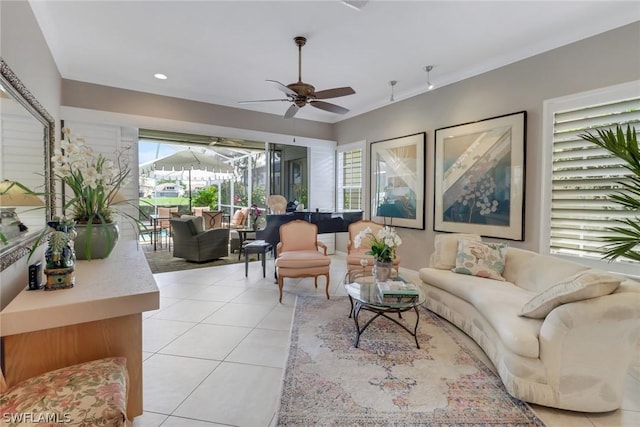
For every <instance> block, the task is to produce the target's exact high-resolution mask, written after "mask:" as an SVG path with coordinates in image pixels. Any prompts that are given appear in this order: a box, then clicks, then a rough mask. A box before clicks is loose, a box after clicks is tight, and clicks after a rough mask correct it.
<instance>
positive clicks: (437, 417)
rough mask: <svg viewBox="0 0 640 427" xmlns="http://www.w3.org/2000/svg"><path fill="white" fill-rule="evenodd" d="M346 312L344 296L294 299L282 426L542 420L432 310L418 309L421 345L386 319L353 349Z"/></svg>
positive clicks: (409, 318)
mask: <svg viewBox="0 0 640 427" xmlns="http://www.w3.org/2000/svg"><path fill="white" fill-rule="evenodd" d="M349 308H350V305H349V301H348V299H347V297H338V298H333V299H331V300H326V299H324V298H318V297H298V301H297V303H296V309H295V317H294V321H293V327H292V332H291V347H290V350H289V360H288V361H287V366H286V370H285V374H284V383H283V388H282V394H281V397H280V409H279V413H278V425H279V426H311V425H315V426H442V427H444V426H447V427H450V426H504V427H506V426H532V427H533V426H544V423H543V422H542V421H541V420H540V419H539V418H538V417H537V416H536V415H535V414H534V413H533V411H532V410H531V409H530V408H529V406H528V405H527V404H526V403H524V402H521V401H519V400H517V399H514V398H512V397H511V396H509V394H508V393H507V392H506V390H505V389H504V387H503V385H502V382H501V381H500V379H499V378H498V377H497V376H496V375H495V374H494V373H493V372H492V371H491V370H490V369H489V368H488V367H487V366H486V365H485V364H484V363H483V362H482V361H481V360H480V359H479V358H478V357H477V356H476V355H474V353H473V351H471V350H470V349H469V348H467V347H466V346H465V344H464V339H463V338H464V337H460V336H459V334H462V332H460V331H457V330H456V329H455V328H454V327H453V326H451V325H450V324H448V323H447V322H446V321H445V320H443V319H441V318H440V317H438V316H437V315H435V314H433V313H431V312H430V311H428V310H426V309H423V308H421V309H420V324H419V328H418V341H419V343H420V347H421V349H417V348H416V345H415V341H414V339H413V337H411V336H410V335H409V334H408V333H407V332H405V331H403V330H402V329H400V328H399V327H398V326H397V325H395V324H394V323H392V322H391V321H389V320H387V319H384V318H378V319H376V320H375V321H374V322H373V323H372V324H371V325H370V326H369V328H368V329H367V330H366V331H364V333H363V334H362V336H361V338H360V348H354V347H353V339H354V337H355V326H354V323H353V319H349V318H348V314H349ZM370 316H371V314H370V313H366V312H364V311H362V312H361V313H360V320H361V322H360V324H361V325H362V324H364V321H363V320H364V319H366V318H367V317H370ZM402 316H403V318H404V319H405V320H404V321H405V322H407V324H409V325H415V313H409V312H407V313H404V314H403V315H402ZM410 329H413V327H411V328H410Z"/></svg>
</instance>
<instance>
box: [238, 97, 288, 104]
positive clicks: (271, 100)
mask: <svg viewBox="0 0 640 427" xmlns="http://www.w3.org/2000/svg"><path fill="white" fill-rule="evenodd" d="M273 101H291V100H290V99H287V98H284V99H257V100H255V101H238V104H255V103H257V102H273Z"/></svg>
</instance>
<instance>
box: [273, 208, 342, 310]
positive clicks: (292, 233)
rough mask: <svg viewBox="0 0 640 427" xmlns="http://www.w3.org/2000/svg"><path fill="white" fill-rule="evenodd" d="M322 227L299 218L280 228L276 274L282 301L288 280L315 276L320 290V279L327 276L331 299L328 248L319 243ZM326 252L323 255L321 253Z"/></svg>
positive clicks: (326, 291) (327, 287)
mask: <svg viewBox="0 0 640 427" xmlns="http://www.w3.org/2000/svg"><path fill="white" fill-rule="evenodd" d="M317 238H318V226H317V225H315V224H311V223H309V222H306V221H302V220H300V219H297V220H295V221H291V222H288V223H286V224H283V225H281V226H280V243H278V245H277V246H276V273H277V275H278V289H279V290H280V302H282V286H283V285H284V278H285V277H290V278H295V277H313V278H314V285H315V287H316V288H317V287H318V276H325V277H326V285H325V294H326V295H327V299H329V283H330V279H329V266H330V265H331V258H329V257H328V256H327V247H326V245H325V244H324V243H322V242H319V241H318V240H317ZM319 248H320V249H322V251H323V253H320V252H318V249H319Z"/></svg>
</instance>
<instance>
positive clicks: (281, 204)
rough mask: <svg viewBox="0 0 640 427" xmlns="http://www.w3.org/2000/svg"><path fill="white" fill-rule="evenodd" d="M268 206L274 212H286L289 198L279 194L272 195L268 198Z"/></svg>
mask: <svg viewBox="0 0 640 427" xmlns="http://www.w3.org/2000/svg"><path fill="white" fill-rule="evenodd" d="M267 206H268V207H269V210H270V211H271V213H272V214H276V215H280V214H284V213H286V209H287V199H286V198H285V197H284V196H281V195H279V194H274V195H271V196H269V197H268V198H267Z"/></svg>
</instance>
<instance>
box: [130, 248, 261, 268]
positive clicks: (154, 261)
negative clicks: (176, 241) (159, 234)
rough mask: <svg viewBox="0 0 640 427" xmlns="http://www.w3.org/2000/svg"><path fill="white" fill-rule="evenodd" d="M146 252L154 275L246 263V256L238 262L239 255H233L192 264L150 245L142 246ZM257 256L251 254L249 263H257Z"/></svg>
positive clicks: (163, 249)
mask: <svg viewBox="0 0 640 427" xmlns="http://www.w3.org/2000/svg"><path fill="white" fill-rule="evenodd" d="M141 247H142V248H143V250H144V256H145V257H146V258H147V263H148V264H149V267H150V268H151V272H152V273H154V274H155V273H166V272H168V271H181V270H191V269H194V268H204V267H215V266H218V265H226V264H235V263H239V262H244V254H243V255H242V257H240V260H238V253H237V252H236V253H233V254H231V255H228V256H226V257H224V258H220V259H215V260H212V261H207V262H191V261H187V260H185V259H182V258H176V257H174V256H173V255H172V253H173V251H170V250H168V249H167V248H166V247H164V248H158V250H156V251H154V250H153V247H152V246H151V245H149V244H146V245H141ZM257 259H258V258H257V255H254V254H251V255H250V256H249V261H257Z"/></svg>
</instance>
